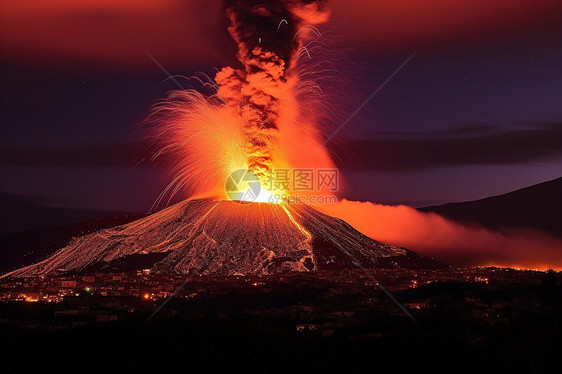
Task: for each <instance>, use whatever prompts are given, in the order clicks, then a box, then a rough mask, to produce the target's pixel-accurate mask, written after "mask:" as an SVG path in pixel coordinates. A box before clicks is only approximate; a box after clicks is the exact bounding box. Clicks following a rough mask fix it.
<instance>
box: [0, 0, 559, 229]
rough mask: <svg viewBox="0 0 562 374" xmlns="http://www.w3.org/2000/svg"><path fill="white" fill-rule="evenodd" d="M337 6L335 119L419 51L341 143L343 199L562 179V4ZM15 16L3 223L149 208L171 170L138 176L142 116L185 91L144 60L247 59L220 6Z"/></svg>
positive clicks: (51, 4) (4, 109) (446, 196)
mask: <svg viewBox="0 0 562 374" xmlns="http://www.w3.org/2000/svg"><path fill="white" fill-rule="evenodd" d="M490 3H493V4H490ZM330 6H331V9H332V14H331V20H330V21H329V23H328V24H325V25H322V26H321V27H320V30H321V31H322V32H323V34H324V37H325V38H326V40H327V42H326V45H328V46H329V48H332V49H333V56H336V59H338V61H340V60H341V61H345V65H344V62H342V63H341V66H340V67H341V69H342V71H345V72H346V73H347V75H348V76H349V80H350V84H349V87H351V88H352V91H353V92H348V93H347V94H346V93H342V94H344V95H345V96H346V98H352V100H351V101H350V100H347V101H345V100H344V101H345V103H346V104H345V105H342V108H340V110H339V112H340V113H341V116H340V117H341V118H335V119H334V121H335V122H336V123H337V122H341V121H343V120H344V119H345V118H346V117H347V116H348V115H349V113H351V112H352V111H353V110H354V109H355V108H353V107H352V106H353V105H354V104H353V103H355V106H358V105H359V104H360V103H361V102H362V101H363V100H364V99H365V98H366V97H367V96H369V94H370V93H371V92H372V91H373V90H374V89H375V88H376V87H377V86H378V85H379V84H381V83H382V82H383V81H384V80H385V78H386V77H387V76H389V75H390V74H391V73H392V72H393V71H394V69H395V68H396V67H397V66H399V65H400V64H401V63H402V62H403V61H404V60H405V59H406V58H407V57H408V56H409V55H410V54H411V53H412V52H414V51H418V53H417V55H416V56H415V57H414V59H413V60H412V61H411V62H410V63H409V64H408V65H406V67H404V69H403V70H402V71H401V72H400V73H399V74H398V75H397V76H396V77H395V79H393V80H392V81H391V82H390V83H389V84H388V85H387V86H386V87H385V88H384V89H383V90H382V91H381V93H380V94H379V95H377V96H376V97H375V98H374V99H373V100H372V101H371V102H370V103H369V105H367V107H366V108H365V109H364V110H362V111H361V112H360V113H359V114H358V115H357V116H356V117H355V118H354V119H353V120H352V121H351V122H350V123H349V124H348V125H347V126H346V128H345V130H344V131H342V132H341V133H340V134H339V135H338V138H337V141H335V142H333V144H330V147H331V148H332V149H334V151H336V152H337V154H338V155H339V156H340V158H341V160H340V161H339V163H340V166H341V168H342V172H343V173H344V175H345V179H346V182H347V183H346V185H347V189H346V191H345V192H344V193H343V195H342V197H346V198H348V199H352V200H368V201H374V202H378V203H392V204H396V203H405V204H408V205H411V206H415V207H419V206H425V205H432V204H440V203H445V202H451V201H466V200H473V199H477V198H482V197H486V196H491V195H496V194H501V193H505V192H508V191H512V190H515V189H518V188H521V187H525V186H529V185H532V184H535V183H539V182H542V181H546V180H549V179H554V178H557V177H560V176H561V174H562V167H561V165H562V163H561V161H562V105H561V104H562V4H561V3H560V1H558V0H552V1H528V0H514V1H510V2H504V1H483V0H473V1H468V0H458V1H454V2H452V1H449V0H428V1H423V2H419V1H413V0H401V1H398V0H386V1H383V0H377V1H367V0H361V1H351V2H349V1H344V0H338V1H331V2H330ZM2 8H3V11H2V13H1V15H0V25H1V26H0V49H1V51H2V53H1V61H0V67H1V69H0V87H1V88H0V95H1V98H0V122H1V123H2V137H1V143H0V154H1V157H0V162H1V164H0V173H1V174H0V175H1V178H0V194H1V199H2V204H3V206H4V212H3V220H4V219H5V216H6V214H5V211H7V210H11V211H13V210H14V209H18V208H21V210H22V212H24V213H25V212H34V211H35V212H36V211H37V210H33V209H34V208H37V207H41V209H43V211H46V210H47V208H57V209H59V211H63V210H66V211H69V210H72V211H75V212H92V211H93V212H97V213H96V214H98V213H99V212H100V211H102V212H142V211H147V210H148V209H149V208H150V206H151V204H152V203H153V201H154V200H155V199H156V197H157V195H158V193H159V191H160V190H161V188H162V186H163V185H164V183H165V180H166V179H165V176H164V175H163V174H162V173H161V171H160V170H159V169H158V165H155V166H150V165H147V164H145V163H141V164H140V165H139V166H136V167H134V166H135V165H136V164H137V163H138V162H139V161H141V160H142V159H143V158H144V157H145V156H146V145H145V144H143V143H142V138H143V135H144V134H143V131H142V126H140V125H139V122H141V121H142V120H143V119H144V118H145V116H146V115H147V113H148V111H149V109H150V107H151V105H152V104H154V103H155V102H156V101H157V100H158V99H161V98H163V97H164V96H165V94H166V92H167V91H169V90H172V89H176V86H175V85H174V83H173V82H171V81H170V80H168V81H165V82H163V81H164V80H165V78H166V75H165V74H164V73H163V72H162V71H161V70H160V69H159V68H158V67H157V66H156V65H155V64H154V63H153V61H151V60H150V58H149V57H148V56H147V53H150V54H151V55H153V56H154V57H155V58H156V59H157V60H158V61H159V62H160V63H161V64H162V65H163V66H164V67H165V68H166V69H168V70H169V71H170V73H172V74H179V75H185V76H190V75H192V74H193V73H195V72H197V71H203V72H206V73H209V74H211V72H212V68H213V67H221V66H224V65H226V64H232V63H234V61H235V56H234V53H235V46H234V44H233V43H232V42H231V40H230V38H229V36H228V34H227V32H226V30H225V21H224V19H223V14H222V11H221V3H220V1H210V0H207V1H199V0H197V1H180V0H160V1H156V0H154V1H148V0H143V1H138V0H137V1H119V2H117V3H114V2H113V1H105V0H104V1H100V0H97V1H93V0H89V1H81V2H79V3H74V2H72V1H63V0H56V1H54V0H53V1H38V0H33V1H31V0H28V1H18V2H13V3H12V4H3V5H2ZM326 48H328V47H326ZM337 56H342V57H343V58H341V59H339V57H337ZM312 58H313V59H314V58H315V56H314V54H313V55H312ZM24 213H22V214H24ZM29 214H31V213H29ZM76 214H77V215H78V216H79V215H80V214H79V213H76ZM84 214H85V213H84ZM47 216H48V214H47V213H45V217H47ZM73 217H74V216H73ZM22 222H23V221H22ZM41 224H44V222H43V223H37V225H41ZM15 225H16V226H17V225H20V227H15V228H16V229H17V228H27V227H26V224H24V223H21V222H20V223H16V224H15ZM27 226H29V225H27Z"/></svg>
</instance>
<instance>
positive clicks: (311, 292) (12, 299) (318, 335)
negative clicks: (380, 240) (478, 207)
mask: <svg viewBox="0 0 562 374" xmlns="http://www.w3.org/2000/svg"><path fill="white" fill-rule="evenodd" d="M375 279H376V280H375ZM185 280H186V279H185V278H181V277H174V276H161V275H155V274H151V273H149V272H148V271H144V272H143V271H139V272H130V273H96V274H90V275H65V276H59V277H51V278H43V279H41V278H37V279H27V280H20V281H16V280H3V282H2V283H1V284H0V286H1V287H2V289H1V290H2V291H1V292H2V303H1V304H0V331H1V338H0V342H1V343H0V344H1V346H0V352H1V353H0V354H1V355H2V359H1V360H0V362H1V364H0V365H1V366H0V367H1V370H2V372H6V373H18V372H53V371H54V370H56V372H59V373H99V372H123V373H132V372H167V371H172V370H173V371H174V372H211V371H218V372H240V371H244V372H258V373H266V372H285V373H286V372H302V371H308V372H349V373H356V372H375V371H376V372H382V373H388V372H412V371H416V372H429V371H431V372H460V373H473V372H497V373H505V372H525V373H543V372H558V366H559V356H560V353H561V352H562V339H561V338H560V336H562V331H561V330H562V329H561V324H562V303H561V300H562V288H561V285H560V280H561V279H560V274H559V273H555V272H533V271H517V270H512V269H496V268H479V269H460V270H459V269H441V270H373V271H369V272H363V271H361V270H356V271H338V272H320V273H318V274H295V275H287V276H279V275H277V276H275V277H273V276H272V277H243V276H238V277H228V278H213V279H209V278H203V277H197V276H195V277H192V278H189V279H188V282H187V283H185V284H184V285H183V287H181V288H179V289H178V287H179V286H180V285H181V284H182V283H184V281H185ZM376 281H380V283H381V284H383V285H384V286H385V287H386V288H387V289H388V290H389V291H390V292H391V293H392V295H394V296H395V297H396V298H397V299H398V300H399V301H400V303H401V304H402V305H404V307H405V308H406V310H407V311H408V313H410V314H411V315H412V316H413V318H414V319H415V322H414V321H413V320H412V319H410V318H409V317H408V316H407V314H406V313H405V312H404V311H402V310H401V309H400V308H399V307H398V306H397V305H396V304H394V303H393V302H392V301H391V300H390V299H389V298H388V296H387V295H385V294H384V293H383V292H382V291H381V290H380V288H379V287H377V285H376ZM174 290H177V292H176V295H175V296H174V297H173V298H171V299H169V302H167V303H165V304H164V305H163V304H162V303H163V302H164V301H165V300H167V296H169V295H170V294H171V293H172V292H173V291H174ZM162 305H163V306H162ZM159 306H162V307H161V308H160V309H159ZM155 312H156V313H155Z"/></svg>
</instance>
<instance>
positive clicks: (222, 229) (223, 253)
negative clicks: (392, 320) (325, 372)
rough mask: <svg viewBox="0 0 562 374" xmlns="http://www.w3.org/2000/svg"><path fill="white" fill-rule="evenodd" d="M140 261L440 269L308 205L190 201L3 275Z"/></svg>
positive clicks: (221, 266) (277, 269)
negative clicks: (367, 235) (369, 236)
mask: <svg viewBox="0 0 562 374" xmlns="http://www.w3.org/2000/svg"><path fill="white" fill-rule="evenodd" d="M142 258H144V260H143V261H140V262H142V263H143V267H144V268H150V269H151V270H152V271H154V272H157V273H179V274H193V273H197V274H200V275H225V276H226V275H235V274H257V275H265V274H275V273H281V272H293V271H297V272H308V271H317V270H336V269H345V268H355V267H357V266H362V267H365V268H392V267H396V268H398V267H402V268H435V267H442V266H443V265H442V264H441V263H439V262H437V261H435V260H432V259H429V258H426V257H423V256H420V255H418V254H416V253H414V252H412V251H409V250H407V249H404V248H398V247H395V246H392V245H389V244H385V243H381V242H378V241H376V240H373V239H370V238H368V237H366V236H365V235H363V234H361V233H360V232H358V231H357V230H355V229H354V228H353V227H351V226H350V225H348V224H347V223H346V222H344V221H342V220H340V219H338V218H334V217H331V216H328V215H326V214H323V213H321V212H320V211H318V210H317V209H315V208H313V207H311V206H309V205H283V204H267V203H241V202H235V201H217V200H213V199H194V200H186V201H183V202H181V203H178V204H176V205H173V206H171V207H169V208H167V209H164V210H162V211H160V212H158V213H155V214H152V215H150V216H148V217H146V218H143V219H140V220H137V221H134V222H131V223H128V224H125V225H121V226H116V227H113V228H109V229H103V230H100V231H97V232H94V233H91V234H88V235H85V236H82V237H77V238H74V239H72V240H71V241H70V243H69V244H68V245H67V246H66V247H64V248H62V249H60V250H59V251H58V252H56V253H55V254H54V255H52V256H51V257H49V258H47V259H46V260H44V261H41V262H39V263H37V264H34V265H30V266H27V267H24V268H21V269H19V270H15V271H13V272H11V273H8V274H6V275H5V276H11V277H28V276H40V275H47V274H53V273H56V272H68V271H78V272H87V271H94V270H96V271H97V270H100V269H102V270H103V269H104V268H111V267H112V266H113V268H115V265H116V264H119V266H123V265H124V264H126V263H127V261H133V259H134V261H136V262H137V263H138V262H139V259H142ZM129 268H130V266H129Z"/></svg>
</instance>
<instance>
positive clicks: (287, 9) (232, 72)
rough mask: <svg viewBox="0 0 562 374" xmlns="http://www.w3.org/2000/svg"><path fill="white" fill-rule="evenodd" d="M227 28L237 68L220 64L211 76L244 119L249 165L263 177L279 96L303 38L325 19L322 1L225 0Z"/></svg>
mask: <svg viewBox="0 0 562 374" xmlns="http://www.w3.org/2000/svg"><path fill="white" fill-rule="evenodd" d="M225 9H226V15H227V17H228V20H229V27H228V31H229V33H230V35H231V37H232V38H233V39H234V41H235V42H236V43H237V45H238V53H237V57H238V60H239V61H240V62H241V64H242V66H243V68H242V69H234V68H232V67H225V68H223V69H222V70H221V71H220V72H219V73H218V74H217V75H216V77H215V81H216V82H217V84H218V85H219V89H218V96H220V97H222V98H225V101H226V103H227V104H228V105H230V106H232V107H235V108H237V110H238V112H239V115H240V117H241V118H242V120H243V134H244V144H243V147H244V149H245V151H246V153H247V156H246V157H247V163H248V168H249V169H250V170H252V171H253V172H254V173H255V174H256V175H257V176H258V177H259V178H260V179H261V180H262V182H264V181H266V180H267V177H268V174H269V172H270V171H271V168H272V164H273V160H272V152H273V150H272V149H273V147H274V146H275V143H276V140H277V137H278V132H279V127H280V123H279V122H280V113H279V112H280V104H279V102H280V100H281V99H282V98H283V96H284V95H285V93H286V92H287V82H288V79H289V77H290V75H291V74H292V68H293V67H294V65H295V62H296V60H297V58H298V54H299V51H300V49H301V48H302V47H303V40H304V38H306V35H307V33H308V32H309V30H308V29H307V28H306V27H304V26H307V27H312V25H314V24H318V23H321V22H324V21H325V20H326V19H327V17H328V13H327V11H326V9H325V1H292V0H274V1H267V2H264V1H260V0H250V1H243V0H227V1H225Z"/></svg>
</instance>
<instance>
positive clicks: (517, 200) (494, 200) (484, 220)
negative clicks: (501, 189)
mask: <svg viewBox="0 0 562 374" xmlns="http://www.w3.org/2000/svg"><path fill="white" fill-rule="evenodd" d="M419 210H421V211H424V212H435V213H438V214H440V215H442V216H444V217H446V218H449V219H452V220H455V221H458V222H463V223H478V224H480V225H482V226H484V227H485V228H488V229H491V230H498V229H503V228H532V229H537V230H543V231H546V232H548V233H550V234H552V235H555V236H558V237H562V178H558V179H554V180H551V181H548V182H543V183H539V184H536V185H533V186H530V187H527V188H523V189H520V190H517V191H513V192H510V193H507V194H504V195H499V196H493V197H489V198H486V199H481V200H476V201H468V202H462V203H450V204H444V205H440V206H431V207H426V208H421V209H419Z"/></svg>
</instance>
